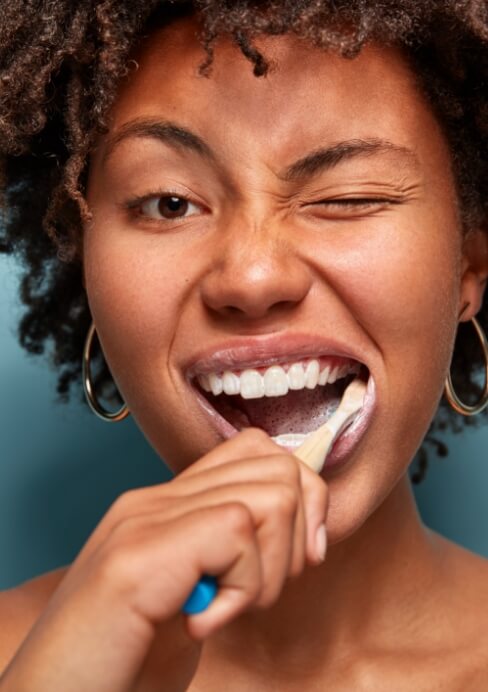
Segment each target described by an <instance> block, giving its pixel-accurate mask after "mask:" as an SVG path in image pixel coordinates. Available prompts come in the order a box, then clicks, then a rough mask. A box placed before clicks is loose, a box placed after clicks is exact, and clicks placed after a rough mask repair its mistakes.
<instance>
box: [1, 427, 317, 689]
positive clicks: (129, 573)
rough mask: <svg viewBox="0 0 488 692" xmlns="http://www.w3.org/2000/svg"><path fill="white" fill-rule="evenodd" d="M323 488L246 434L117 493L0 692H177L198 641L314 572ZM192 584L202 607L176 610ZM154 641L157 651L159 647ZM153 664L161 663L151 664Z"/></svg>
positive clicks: (261, 439)
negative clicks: (207, 584)
mask: <svg viewBox="0 0 488 692" xmlns="http://www.w3.org/2000/svg"><path fill="white" fill-rule="evenodd" d="M326 512H327V487H326V484H325V482H324V481H323V480H322V479H321V478H320V477H319V476H317V475H316V474H315V473H314V472H313V471H311V470H310V469H309V468H307V466H305V464H303V463H302V462H301V461H300V460H299V459H297V458H296V457H294V456H293V455H292V454H289V453H287V452H285V451H284V450H283V449H282V448H281V447H279V446H278V445H276V444H275V443H274V442H273V441H272V440H271V439H270V438H269V437H268V436H267V435H266V433H264V432H263V431H261V430H258V429H248V430H246V431H244V432H241V433H239V434H238V435H236V436H235V437H233V438H232V439H230V440H227V441H226V442H224V443H222V444H221V445H219V446H218V447H216V448H215V449H213V450H212V451H211V452H209V453H208V454H206V455H205V456H204V457H202V458H201V459H199V460H198V461H197V462H195V463H194V464H192V465H191V466H190V467H188V468H187V469H185V470H184V471H183V472H181V473H180V474H179V475H178V476H176V477H175V478H174V479H172V480H171V481H169V482H168V483H164V484H162V485H157V486H153V487H149V488H142V489H137V490H131V491H129V492H127V493H124V494H123V495H122V496H121V497H120V498H119V499H118V500H117V501H116V502H115V503H114V504H113V505H112V507H111V508H110V510H109V511H108V512H107V514H106V515H105V517H104V518H103V519H102V521H101V522H100V524H99V525H98V527H97V528H96V529H95V531H94V532H93V534H92V535H91V537H90V538H89V540H88V542H87V543H86V545H85V546H84V548H83V549H82V551H81V552H80V554H79V555H78V557H77V558H76V560H75V562H74V563H73V565H72V566H71V568H70V569H69V571H68V572H67V574H66V576H65V578H64V579H63V581H62V582H61V584H60V586H59V587H58V589H57V590H56V592H55V593H54V595H53V597H52V598H51V600H50V602H49V603H48V605H47V607H46V609H45V611H44V613H43V614H42V616H41V617H40V619H39V620H38V621H37V623H36V624H35V626H34V627H33V629H32V630H31V632H30V633H29V635H28V637H27V639H26V640H25V642H24V643H23V645H22V646H21V648H20V649H19V651H18V652H17V654H16V656H15V657H14V659H13V661H12V662H11V664H10V665H9V667H8V668H7V671H6V672H5V674H4V676H3V677H2V678H1V680H0V692H11V690H12V692H13V690H20V689H22V690H23V691H24V692H31V691H32V692H34V691H35V692H38V691H40V690H49V691H50V692H86V690H88V689H96V690H97V692H121V691H122V690H133V689H135V685H136V683H137V681H138V680H141V677H144V675H146V672H147V673H148V670H147V666H148V662H149V661H150V660H151V650H152V647H153V646H156V643H157V646H158V656H157V658H158V664H159V666H160V669H159V673H158V676H159V680H160V681H164V683H165V688H166V689H169V690H171V691H172V692H178V691H179V690H181V691H183V690H186V689H187V687H188V685H189V683H190V681H191V679H192V678H193V676H194V673H195V671H196V668H197V665H198V660H199V656H200V651H201V646H202V642H203V640H204V639H205V638H206V637H208V636H210V635H211V634H212V633H214V632H215V631H216V630H218V629H219V628H221V627H223V626H224V625H225V624H227V623H229V622H230V621H231V620H233V619H235V618H236V617H237V616H238V615H239V614H241V613H242V612H243V611H245V610H246V609H249V608H251V607H257V608H267V607H269V606H271V605H272V604H273V603H275V602H276V600H277V599H278V598H279V595H280V593H281V590H282V588H283V584H284V582H285V580H286V579H287V578H288V577H292V576H298V575H299V574H300V573H301V572H302V571H303V569H304V567H305V564H306V563H307V562H308V563H309V564H318V563H319V562H321V558H320V557H319V556H318V555H317V552H316V544H315V536H316V532H317V529H318V527H319V526H320V525H321V524H322V523H323V522H324V520H325V517H326ZM202 574H213V575H216V576H217V578H218V583H219V591H218V594H217V596H216V598H215V600H214V601H213V602H212V604H211V605H210V606H209V608H208V609H207V610H206V611H204V612H202V613H199V614H196V615H191V616H185V615H183V614H181V612H180V610H181V607H182V605H183V604H184V602H185V600H186V598H187V597H188V595H189V593H190V592H191V590H192V588H193V587H194V585H195V584H196V582H197V581H198V579H199V578H200V577H201V575H202ZM162 643H164V645H162ZM161 657H164V659H163V658H161Z"/></svg>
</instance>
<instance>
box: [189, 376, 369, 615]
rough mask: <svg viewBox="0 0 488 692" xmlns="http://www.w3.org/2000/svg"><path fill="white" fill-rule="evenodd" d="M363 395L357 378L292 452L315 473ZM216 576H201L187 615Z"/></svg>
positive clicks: (204, 602) (213, 589) (206, 596)
mask: <svg viewBox="0 0 488 692" xmlns="http://www.w3.org/2000/svg"><path fill="white" fill-rule="evenodd" d="M365 394H366V385H365V383H364V382H362V381H361V380H359V379H356V380H354V381H353V382H351V384H350V385H349V386H348V387H347V388H346V391H345V392H344V394H343V397H342V399H341V403H340V404H339V407H338V408H337V410H336V411H335V412H334V414H333V415H332V416H331V417H330V418H329V420H328V421H327V422H326V423H324V425H321V426H320V428H318V429H317V430H315V431H314V432H313V433H311V435H309V436H308V437H307V439H306V440H305V442H303V443H302V444H301V445H300V446H299V447H298V448H297V449H296V450H295V452H294V454H295V456H297V457H298V458H299V459H300V460H301V461H303V462H304V463H305V464H306V465H307V466H308V467H309V468H311V469H312V470H313V471H315V472H316V473H320V472H321V471H322V469H323V467H324V464H325V461H326V459H327V455H328V453H329V451H330V449H331V447H332V445H333V444H334V442H335V441H336V439H337V438H338V437H339V435H340V434H341V433H342V432H343V430H344V429H345V428H346V427H347V426H348V425H349V424H350V423H352V421H353V418H354V417H355V415H356V414H357V413H358V411H359V410H360V409H361V407H362V405H363V403H364V396H365ZM217 590H218V585H217V579H216V577H213V576H210V575H206V574H205V575H203V576H202V577H201V579H200V580H199V581H198V582H197V584H196V586H195V588H194V589H193V591H192V592H191V594H190V596H189V597H188V599H187V600H186V602H185V603H184V605H183V607H182V612H183V613H186V614H187V615H194V614H195V613H201V612H202V611H203V610H205V609H206V608H207V607H208V606H209V605H210V603H211V602H212V601H213V599H214V598H215V596H216V594H217Z"/></svg>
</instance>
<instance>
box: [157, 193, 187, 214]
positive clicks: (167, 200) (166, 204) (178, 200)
mask: <svg viewBox="0 0 488 692" xmlns="http://www.w3.org/2000/svg"><path fill="white" fill-rule="evenodd" d="M158 211H159V213H160V214H161V216H163V217H164V218H165V219H175V218H178V217H179V216H184V215H185V214H186V212H187V211H188V200H186V199H183V198H182V197H173V196H172V197H160V198H159V202H158Z"/></svg>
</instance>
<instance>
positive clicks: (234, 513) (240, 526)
mask: <svg viewBox="0 0 488 692" xmlns="http://www.w3.org/2000/svg"><path fill="white" fill-rule="evenodd" d="M220 509H221V512H222V517H221V520H222V521H223V522H225V525H226V526H227V527H228V528H229V529H230V530H231V531H232V532H233V533H234V534H237V535H238V536H242V537H243V538H248V537H249V536H250V535H251V534H252V533H253V532H254V521H253V518H252V515H251V512H250V510H249V508H248V507H247V506H246V505H245V504H244V503H243V502H229V503H226V504H225V505H222V506H221V508H220Z"/></svg>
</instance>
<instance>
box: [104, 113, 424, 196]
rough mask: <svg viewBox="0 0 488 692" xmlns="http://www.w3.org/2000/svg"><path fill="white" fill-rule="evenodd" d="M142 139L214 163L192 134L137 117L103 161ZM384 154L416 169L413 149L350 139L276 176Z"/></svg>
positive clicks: (302, 174) (294, 177)
mask: <svg viewBox="0 0 488 692" xmlns="http://www.w3.org/2000/svg"><path fill="white" fill-rule="evenodd" d="M145 137H150V138H152V139H157V140H159V141H160V142H163V143H164V144H167V145H168V146H170V147H172V148H174V149H183V150H187V151H191V152H193V153H195V154H198V155H199V156H200V157H202V158H205V159H208V160H211V161H215V156H214V154H213V152H212V150H211V148H210V147H209V146H208V144H207V143H206V142H205V141H204V140H203V139H202V138H201V137H200V136H199V135H197V134H196V133H195V132H192V131H191V130H189V129H187V128H186V127H183V126H181V125H179V124H178V123H174V122H171V121H160V120H156V119H152V118H150V119H140V118H139V119H137V120H131V121H130V122H128V123H126V124H125V125H122V127H121V128H120V129H119V130H117V132H116V133H115V134H114V135H113V136H112V137H111V138H109V139H108V141H107V143H106V148H105V154H104V162H106V161H107V159H108V158H109V157H110V156H111V155H112V153H113V152H114V150H115V149H116V147H117V146H118V145H119V144H120V143H121V142H123V141H125V140H127V139H132V138H145ZM385 153H395V154H400V155H402V156H403V157H404V158H406V159H407V160H410V163H412V164H414V166H419V160H418V158H417V155H416V154H415V152H414V151H413V150H412V149H408V148H407V147H403V146H399V145H398V144H394V143H393V142H390V141H389V140H386V139H378V138H367V139H350V140H345V141H341V142H337V143H335V144H332V145H330V146H326V147H321V148H319V149H316V150H314V151H312V152H309V153H308V154H306V155H305V156H303V157H301V158H300V159H298V160H297V161H295V162H294V163H292V164H290V165H289V166H287V167H286V168H284V169H283V170H282V171H280V172H279V173H278V174H277V175H278V177H279V178H280V179H281V180H283V181H285V182H295V181H299V180H302V179H305V178H311V177H313V176H314V175H317V174H318V173H322V172H325V171H326V170H328V169H331V168H333V167H334V166H337V165H338V164H340V163H342V162H344V161H347V160H350V159H353V158H357V157H361V156H371V155H373V154H385Z"/></svg>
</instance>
